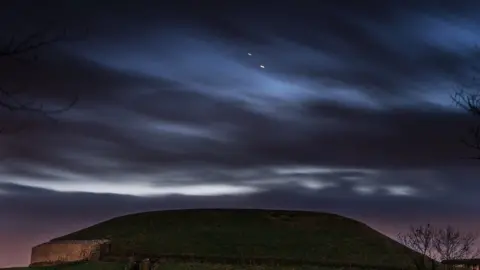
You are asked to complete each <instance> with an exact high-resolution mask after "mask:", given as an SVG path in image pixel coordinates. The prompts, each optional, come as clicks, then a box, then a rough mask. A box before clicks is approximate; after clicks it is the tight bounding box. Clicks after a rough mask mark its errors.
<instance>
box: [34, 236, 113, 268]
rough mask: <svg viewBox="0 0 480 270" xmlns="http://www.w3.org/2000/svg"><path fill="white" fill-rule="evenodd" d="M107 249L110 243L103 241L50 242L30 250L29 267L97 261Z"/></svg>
mask: <svg viewBox="0 0 480 270" xmlns="http://www.w3.org/2000/svg"><path fill="white" fill-rule="evenodd" d="M109 248H110V241H109V240H105V239H98V240H62V241H51V242H47V243H43V244H41V245H38V246H35V247H33V248H32V256H31V259H30V265H53V264H60V263H67V262H76V261H84V260H98V259H100V257H101V256H102V255H103V254H105V253H107V252H108V251H109Z"/></svg>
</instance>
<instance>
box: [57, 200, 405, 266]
mask: <svg viewBox="0 0 480 270" xmlns="http://www.w3.org/2000/svg"><path fill="white" fill-rule="evenodd" d="M101 238H108V239H111V240H112V254H116V255H121V256H124V255H129V254H132V253H133V252H135V254H148V255H149V256H162V255H169V254H174V255H186V256H187V257H188V255H196V256H207V257H208V256H216V257H228V258H239V259H243V258H245V259H248V258H259V257H260V258H264V257H267V258H279V259H292V260H297V261H310V262H318V263H325V262H333V263H342V264H345V265H348V264H350V263H352V264H362V265H381V266H391V267H404V266H406V265H408V264H409V258H408V257H407V256H406V255H405V247H403V246H402V245H400V244H398V243H397V242H395V241H393V240H392V239H390V238H388V237H386V236H384V235H382V234H380V233H379V232H377V231H375V230H373V229H371V228H370V227H368V226H367V225H365V224H363V223H360V222H358V221H355V220H352V219H349V218H345V217H342V216H339V215H334V214H326V213H313V212H301V211H273V210H227V209H223V210H215V209H208V210H207V209H203V210H175V211H173V210H172V211H157V212H146V213H139V214H133V215H127V216H123V217H118V218H114V219H111V220H108V221H105V222H102V223H100V224H97V225H94V226H91V227H88V228H85V229H83V230H80V231H77V232H74V233H71V234H68V235H65V236H62V237H59V238H57V239H62V240H66V239H75V240H81V239H101ZM174 265H176V264H174ZM172 269H173V268H172ZM179 269H183V268H179ZM185 269H188V268H185ZM197 269H198V268H197ZM208 269H211V268H208ZM232 269H234V268H232ZM277 269H278V268H277Z"/></svg>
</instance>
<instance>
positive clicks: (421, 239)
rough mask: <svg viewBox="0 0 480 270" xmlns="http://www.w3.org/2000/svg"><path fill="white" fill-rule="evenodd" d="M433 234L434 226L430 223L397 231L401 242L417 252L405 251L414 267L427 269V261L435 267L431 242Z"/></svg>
mask: <svg viewBox="0 0 480 270" xmlns="http://www.w3.org/2000/svg"><path fill="white" fill-rule="evenodd" d="M435 234H436V231H435V228H434V227H433V226H432V225H430V224H427V225H425V226H418V227H414V226H410V228H409V231H408V232H406V233H399V234H398V235H397V238H398V240H399V242H400V243H401V244H403V245H404V246H406V247H408V248H410V249H412V250H414V251H416V252H418V254H412V253H411V252H408V253H407V254H408V256H409V257H410V259H411V260H412V263H413V264H414V265H415V267H416V269H418V270H426V269H428V267H427V262H428V261H430V263H431V268H432V269H434V268H435V266H434V265H435V262H434V261H433V243H434V239H435Z"/></svg>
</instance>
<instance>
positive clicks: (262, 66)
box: [248, 53, 265, 68]
mask: <svg viewBox="0 0 480 270" xmlns="http://www.w3.org/2000/svg"><path fill="white" fill-rule="evenodd" d="M248 55H249V56H252V54H251V53H248ZM260 67H261V68H265V66H264V65H260Z"/></svg>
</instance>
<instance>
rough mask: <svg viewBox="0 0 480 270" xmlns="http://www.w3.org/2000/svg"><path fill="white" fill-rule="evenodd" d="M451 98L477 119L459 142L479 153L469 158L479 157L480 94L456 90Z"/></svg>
mask: <svg viewBox="0 0 480 270" xmlns="http://www.w3.org/2000/svg"><path fill="white" fill-rule="evenodd" d="M452 100H453V101H454V102H455V104H456V105H457V106H459V107H460V108H462V109H464V110H465V111H466V112H468V113H469V114H470V115H471V116H473V117H475V120H477V121H478V123H477V124H473V125H472V126H471V127H470V128H469V129H468V136H466V138H463V139H461V142H462V143H463V144H464V145H465V146H466V147H468V148H470V149H473V150H475V151H478V152H479V154H478V155H476V156H473V157H470V159H480V94H479V93H473V92H467V91H465V90H458V91H457V92H455V93H454V94H453V95H452Z"/></svg>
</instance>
